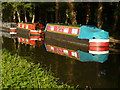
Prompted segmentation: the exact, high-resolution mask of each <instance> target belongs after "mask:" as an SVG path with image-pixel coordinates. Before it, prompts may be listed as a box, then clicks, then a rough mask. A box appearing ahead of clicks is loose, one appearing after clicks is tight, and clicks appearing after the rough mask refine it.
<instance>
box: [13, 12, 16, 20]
mask: <svg viewBox="0 0 120 90" xmlns="http://www.w3.org/2000/svg"><path fill="white" fill-rule="evenodd" d="M15 14H16V11H14V12H13V21H14V22H16V16H15Z"/></svg>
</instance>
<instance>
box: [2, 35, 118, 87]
mask: <svg viewBox="0 0 120 90" xmlns="http://www.w3.org/2000/svg"><path fill="white" fill-rule="evenodd" d="M20 38H21V37H20ZM27 41H28V40H27ZM35 43H37V44H36V45H32V44H31V45H29V44H25V43H24V42H22V43H21V42H19V40H18V38H7V37H3V43H2V47H3V48H5V49H7V50H9V51H10V52H11V53H12V54H15V53H16V54H18V55H20V56H23V57H25V58H26V59H27V60H28V61H30V62H34V63H41V64H42V66H43V67H47V68H48V69H49V68H50V69H51V70H52V71H53V72H54V73H55V76H56V77H58V78H60V81H59V83H62V82H65V83H67V84H69V85H79V87H80V88H84V87H86V86H89V87H92V88H118V84H119V79H118V78H119V71H120V66H119V63H120V61H119V58H120V54H104V55H102V54H100V55H95V54H94V55H93V54H90V53H89V47H88V46H84V45H83V46H79V45H75V44H69V43H66V42H62V41H59V40H55V39H51V38H45V42H44V44H41V41H36V40H35ZM49 49H50V50H49ZM102 60H103V61H102Z"/></svg>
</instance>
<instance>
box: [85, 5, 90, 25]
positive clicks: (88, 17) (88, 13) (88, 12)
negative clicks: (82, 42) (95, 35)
mask: <svg viewBox="0 0 120 90" xmlns="http://www.w3.org/2000/svg"><path fill="white" fill-rule="evenodd" d="M86 5H87V6H86V24H88V22H89V20H90V13H91V12H90V3H87V4H86Z"/></svg>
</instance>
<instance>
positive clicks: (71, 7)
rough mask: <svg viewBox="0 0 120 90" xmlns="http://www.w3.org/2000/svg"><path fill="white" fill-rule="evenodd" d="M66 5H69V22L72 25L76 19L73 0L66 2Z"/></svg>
mask: <svg viewBox="0 0 120 90" xmlns="http://www.w3.org/2000/svg"><path fill="white" fill-rule="evenodd" d="M68 6H69V10H70V22H71V24H72V25H75V24H77V20H76V14H77V12H76V11H75V10H74V9H75V6H74V2H71V0H70V1H69V2H68Z"/></svg>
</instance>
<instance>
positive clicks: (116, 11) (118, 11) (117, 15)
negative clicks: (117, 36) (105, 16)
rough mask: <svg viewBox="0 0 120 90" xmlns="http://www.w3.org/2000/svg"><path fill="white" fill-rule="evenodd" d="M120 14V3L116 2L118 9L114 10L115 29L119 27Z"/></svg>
mask: <svg viewBox="0 0 120 90" xmlns="http://www.w3.org/2000/svg"><path fill="white" fill-rule="evenodd" d="M119 16H120V4H119V3H116V9H115V11H114V24H113V30H115V29H116V27H117V23H118V19H119Z"/></svg>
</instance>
